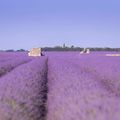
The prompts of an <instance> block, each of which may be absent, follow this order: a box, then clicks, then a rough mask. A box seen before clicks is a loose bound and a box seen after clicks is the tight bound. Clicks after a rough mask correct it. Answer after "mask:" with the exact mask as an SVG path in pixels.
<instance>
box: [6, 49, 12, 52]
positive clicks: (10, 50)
mask: <svg viewBox="0 0 120 120" xmlns="http://www.w3.org/2000/svg"><path fill="white" fill-rule="evenodd" d="M6 52H14V50H13V49H9V50H6Z"/></svg>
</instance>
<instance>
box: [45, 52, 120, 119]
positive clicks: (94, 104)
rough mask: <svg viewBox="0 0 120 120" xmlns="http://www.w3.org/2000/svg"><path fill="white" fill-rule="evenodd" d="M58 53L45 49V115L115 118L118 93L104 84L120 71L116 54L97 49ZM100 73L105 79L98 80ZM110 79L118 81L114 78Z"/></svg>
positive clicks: (51, 117) (116, 116) (100, 76)
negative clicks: (46, 77)
mask: <svg viewBox="0 0 120 120" xmlns="http://www.w3.org/2000/svg"><path fill="white" fill-rule="evenodd" d="M59 55H60V56H59ZM59 55H58V53H54V54H53V53H48V56H49V61H48V80H49V81H48V87H49V93H48V101H47V107H48V114H47V119H48V120H88V119H89V120H107V119H108V120H119V119H120V116H119V113H120V103H119V97H118V96H115V94H113V92H111V91H110V90H108V89H106V86H109V84H110V83H111V79H107V78H111V77H113V78H114V77H116V75H117V74H118V73H120V72H119V70H118V68H117V64H118V65H119V63H118V61H119V60H118V59H120V58H107V57H105V55H104V54H98V53H96V54H90V55H78V53H73V54H72V53H60V54H59ZM112 61H114V62H113V63H112ZM115 63H116V65H115ZM112 66H113V67H112ZM111 67H112V68H113V69H114V70H113V71H112V70H111V69H110V68H111ZM118 67H119V68H120V66H118ZM115 68H116V71H117V73H116V71H115ZM107 70H108V71H107ZM104 71H105V73H104ZM110 74H111V75H110ZM109 75H110V76H109ZM104 77H106V79H107V81H108V82H107V83H104V82H102V81H103V78H104ZM106 79H105V80H106ZM114 81H115V82H116V83H117V82H119V81H118V79H117V78H115V79H114ZM113 84H114V82H113Z"/></svg>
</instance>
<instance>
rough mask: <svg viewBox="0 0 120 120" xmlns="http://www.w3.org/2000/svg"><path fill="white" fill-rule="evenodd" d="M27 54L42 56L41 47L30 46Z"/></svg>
mask: <svg viewBox="0 0 120 120" xmlns="http://www.w3.org/2000/svg"><path fill="white" fill-rule="evenodd" d="M28 56H42V50H41V48H32V49H31V50H30V51H29V53H28Z"/></svg>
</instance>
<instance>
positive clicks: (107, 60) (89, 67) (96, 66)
mask: <svg viewBox="0 0 120 120" xmlns="http://www.w3.org/2000/svg"><path fill="white" fill-rule="evenodd" d="M79 58H80V60H81V61H80V62H81V64H79V66H81V67H83V68H85V69H86V72H89V73H90V74H93V75H94V76H96V79H97V80H99V81H100V82H101V83H102V84H103V85H104V87H105V88H107V90H109V91H110V92H112V93H113V94H114V95H116V96H120V57H110V56H105V55H104V54H99V53H98V54H91V55H89V56H85V55H84V56H80V57H79ZM79 58H78V59H79Z"/></svg>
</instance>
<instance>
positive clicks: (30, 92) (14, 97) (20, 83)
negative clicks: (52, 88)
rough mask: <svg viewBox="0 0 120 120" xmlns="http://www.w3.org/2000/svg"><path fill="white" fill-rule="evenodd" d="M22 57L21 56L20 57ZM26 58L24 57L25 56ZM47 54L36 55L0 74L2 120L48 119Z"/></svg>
mask: <svg viewBox="0 0 120 120" xmlns="http://www.w3.org/2000/svg"><path fill="white" fill-rule="evenodd" d="M18 61H19V60H18ZM23 61H25V60H24V57H23ZM46 82H47V58H46V57H42V58H39V57H38V58H34V59H33V60H32V61H30V62H28V63H26V64H23V65H20V66H18V67H16V68H15V69H13V70H12V71H11V72H9V74H6V75H4V76H3V77H1V78H0V119H1V120H38V119H39V120H44V119H45V114H46V109H45V106H46V104H45V102H46V97H47V95H46V92H47V86H46Z"/></svg>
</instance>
